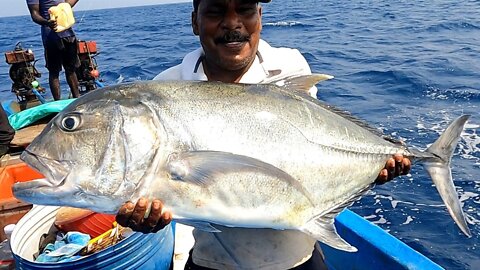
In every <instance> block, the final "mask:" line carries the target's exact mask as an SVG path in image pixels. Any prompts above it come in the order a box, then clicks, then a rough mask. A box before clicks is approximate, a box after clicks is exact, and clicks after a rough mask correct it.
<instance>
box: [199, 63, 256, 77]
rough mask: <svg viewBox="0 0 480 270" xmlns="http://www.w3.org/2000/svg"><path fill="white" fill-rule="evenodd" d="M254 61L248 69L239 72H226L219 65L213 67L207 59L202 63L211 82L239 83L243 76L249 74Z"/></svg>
mask: <svg viewBox="0 0 480 270" xmlns="http://www.w3.org/2000/svg"><path fill="white" fill-rule="evenodd" d="M252 64H253V61H252V62H251V63H250V64H249V65H248V66H246V67H244V68H242V69H239V70H225V69H223V68H221V67H219V66H218V65H211V64H209V63H207V61H206V60H205V59H203V61H202V65H203V70H204V72H205V75H206V76H207V78H208V80H209V81H219V82H224V83H238V82H240V80H241V79H242V76H243V75H244V74H245V73H247V71H248V69H249V68H250V66H251V65H252Z"/></svg>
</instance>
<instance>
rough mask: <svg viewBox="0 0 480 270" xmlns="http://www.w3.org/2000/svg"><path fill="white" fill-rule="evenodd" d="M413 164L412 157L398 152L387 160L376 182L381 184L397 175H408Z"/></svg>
mask: <svg viewBox="0 0 480 270" xmlns="http://www.w3.org/2000/svg"><path fill="white" fill-rule="evenodd" d="M411 166H412V163H411V161H410V159H408V158H406V157H403V155H400V154H396V155H394V156H393V157H392V158H390V159H389V160H388V161H387V163H386V164H385V168H384V169H383V170H381V171H380V174H378V177H377V179H376V180H375V183H376V184H379V185H381V184H385V183H386V182H388V181H390V180H392V179H393V178H395V177H397V176H400V175H406V174H408V173H409V172H410V167H411Z"/></svg>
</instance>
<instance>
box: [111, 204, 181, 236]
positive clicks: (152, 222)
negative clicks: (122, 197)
mask: <svg viewBox="0 0 480 270" xmlns="http://www.w3.org/2000/svg"><path fill="white" fill-rule="evenodd" d="M147 206H148V200H147V199H145V198H140V199H139V200H138V201H137V204H136V205H134V204H133V203H132V202H126V203H125V204H124V205H122V207H121V208H120V210H118V213H117V216H116V220H117V222H118V224H120V225H122V226H124V227H129V228H131V229H132V230H134V231H138V232H143V233H150V232H153V233H155V232H158V231H159V230H161V229H163V228H164V227H165V226H167V225H168V224H169V223H170V222H171V221H172V214H171V213H170V212H169V211H166V212H164V213H162V208H163V204H162V202H161V201H160V200H153V201H152V204H151V208H150V213H149V215H148V217H146V218H145V213H146V212H147Z"/></svg>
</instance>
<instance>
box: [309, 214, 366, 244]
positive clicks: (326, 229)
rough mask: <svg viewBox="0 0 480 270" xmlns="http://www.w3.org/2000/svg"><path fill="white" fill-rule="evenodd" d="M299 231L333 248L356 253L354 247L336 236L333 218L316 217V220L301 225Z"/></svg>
mask: <svg viewBox="0 0 480 270" xmlns="http://www.w3.org/2000/svg"><path fill="white" fill-rule="evenodd" d="M301 231H302V232H304V233H306V234H308V235H310V236H312V237H313V238H315V239H317V240H318V241H320V242H322V243H325V244H327V245H329V246H331V247H333V248H336V249H339V250H343V251H347V252H356V251H357V248H356V247H354V246H352V245H350V244H349V243H348V242H347V241H345V240H344V239H343V238H342V237H341V236H340V235H338V233H337V230H336V229H335V226H334V224H333V218H330V217H318V218H316V219H311V220H310V221H309V222H307V223H306V224H305V225H303V227H302V228H301Z"/></svg>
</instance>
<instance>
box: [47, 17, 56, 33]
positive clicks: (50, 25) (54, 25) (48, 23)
mask: <svg viewBox="0 0 480 270" xmlns="http://www.w3.org/2000/svg"><path fill="white" fill-rule="evenodd" d="M47 26H48V27H50V28H51V29H52V30H53V31H57V21H55V20H48V21H47Z"/></svg>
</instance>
